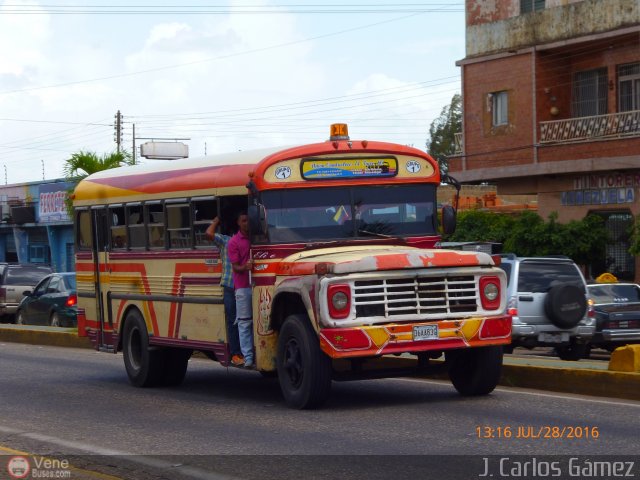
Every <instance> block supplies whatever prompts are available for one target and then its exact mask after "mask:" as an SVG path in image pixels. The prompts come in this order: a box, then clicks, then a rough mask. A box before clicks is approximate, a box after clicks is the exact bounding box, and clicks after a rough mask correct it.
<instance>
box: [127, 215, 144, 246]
mask: <svg viewBox="0 0 640 480" xmlns="http://www.w3.org/2000/svg"><path fill="white" fill-rule="evenodd" d="M127 226H128V227H129V246H130V247H131V248H145V247H146V246H147V242H146V239H145V236H144V217H143V216H142V205H140V204H138V205H127Z"/></svg>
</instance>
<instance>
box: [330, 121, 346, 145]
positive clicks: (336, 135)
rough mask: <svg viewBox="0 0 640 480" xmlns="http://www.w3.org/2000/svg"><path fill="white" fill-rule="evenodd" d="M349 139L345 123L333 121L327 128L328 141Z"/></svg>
mask: <svg viewBox="0 0 640 480" xmlns="http://www.w3.org/2000/svg"><path fill="white" fill-rule="evenodd" d="M331 140H349V127H348V126H347V124H346V123H333V124H331V129H330V130H329V141H331Z"/></svg>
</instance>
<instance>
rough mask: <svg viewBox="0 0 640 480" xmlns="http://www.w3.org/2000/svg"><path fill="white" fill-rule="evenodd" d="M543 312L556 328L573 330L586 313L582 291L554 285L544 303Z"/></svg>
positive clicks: (577, 288) (585, 302) (570, 286)
mask: <svg viewBox="0 0 640 480" xmlns="http://www.w3.org/2000/svg"><path fill="white" fill-rule="evenodd" d="M544 312H545V313H546V315H547V317H549V320H551V323H553V324H554V325H555V326H556V327H558V328H573V327H575V326H576V325H577V324H578V322H579V321H580V320H582V318H583V317H584V314H585V313H586V312H587V298H586V296H585V294H584V291H583V290H582V289H581V288H580V287H577V286H575V285H568V284H567V285H556V286H554V287H552V288H551V290H549V292H548V293H547V297H546V298H545V301H544Z"/></svg>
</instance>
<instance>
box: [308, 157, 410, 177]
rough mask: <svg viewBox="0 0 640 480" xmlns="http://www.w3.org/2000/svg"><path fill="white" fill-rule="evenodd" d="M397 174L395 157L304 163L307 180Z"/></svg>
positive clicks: (316, 159)
mask: <svg viewBox="0 0 640 480" xmlns="http://www.w3.org/2000/svg"><path fill="white" fill-rule="evenodd" d="M397 173H398V162H397V160H396V159H395V158H394V157H372V158H305V159H304V160H303V161H302V178H304V179H305V180H329V179H337V178H342V179H344V178H365V177H377V178H380V177H394V176H395V175H396V174H397Z"/></svg>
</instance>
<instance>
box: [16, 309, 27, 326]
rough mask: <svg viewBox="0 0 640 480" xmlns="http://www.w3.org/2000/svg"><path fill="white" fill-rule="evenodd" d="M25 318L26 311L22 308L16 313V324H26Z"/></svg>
mask: <svg viewBox="0 0 640 480" xmlns="http://www.w3.org/2000/svg"><path fill="white" fill-rule="evenodd" d="M24 320H25V318H24V313H22V310H18V312H17V313H16V325H26V323H25V321H24Z"/></svg>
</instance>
